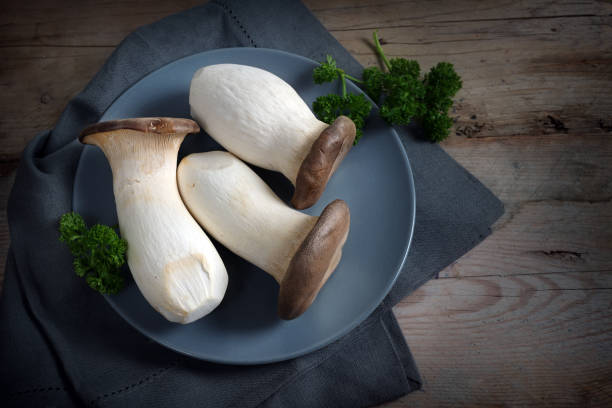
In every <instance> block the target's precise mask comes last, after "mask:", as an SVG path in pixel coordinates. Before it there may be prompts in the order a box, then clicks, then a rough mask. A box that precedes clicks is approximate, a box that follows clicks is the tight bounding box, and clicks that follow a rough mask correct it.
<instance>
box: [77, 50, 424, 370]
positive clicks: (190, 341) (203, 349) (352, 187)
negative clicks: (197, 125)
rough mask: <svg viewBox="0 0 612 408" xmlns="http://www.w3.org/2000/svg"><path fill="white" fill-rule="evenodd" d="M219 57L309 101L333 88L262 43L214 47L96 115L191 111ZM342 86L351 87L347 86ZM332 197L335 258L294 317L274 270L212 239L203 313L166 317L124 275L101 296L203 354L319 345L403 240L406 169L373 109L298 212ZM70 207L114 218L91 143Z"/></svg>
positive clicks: (189, 142)
mask: <svg viewBox="0 0 612 408" xmlns="http://www.w3.org/2000/svg"><path fill="white" fill-rule="evenodd" d="M219 63H235V64H244V65H252V66H255V67H259V68H263V69H266V70H268V71H270V72H272V73H274V74H276V75H278V76H279V77H281V78H282V79H284V80H285V81H287V82H288V83H289V84H291V86H293V87H294V88H295V89H296V91H297V92H298V93H299V94H300V96H301V97H302V98H303V99H304V100H305V101H306V103H307V104H308V105H309V106H312V102H313V101H314V99H315V98H316V97H317V96H320V95H325V94H327V93H330V92H338V91H340V86H339V84H338V83H334V84H325V85H315V84H314V83H313V80H312V70H313V68H314V67H315V66H316V65H317V63H316V62H314V61H312V60H309V59H307V58H304V57H301V56H298V55H294V54H290V53H287V52H282V51H278V50H270V49H259V48H229V49H220V50H214V51H209V52H203V53H201V54H196V55H192V56H189V57H186V58H183V59H180V60H177V61H174V62H172V63H170V64H168V65H166V66H164V67H162V68H160V69H158V70H157V71H154V72H152V73H150V74H148V75H147V76H145V77H144V78H142V79H141V80H140V81H139V82H137V83H136V84H134V85H133V86H132V87H131V88H129V89H128V90H126V91H125V92H124V93H123V94H122V95H121V96H119V97H118V98H117V99H116V100H115V101H114V102H113V103H112V105H111V106H110V107H109V108H108V110H107V111H106V112H105V113H104V115H103V116H102V118H101V119H100V120H101V121H105V120H111V119H119V118H129V117H139V116H174V117H183V118H189V117H190V116H189V83H190V81H191V77H192V76H193V74H194V72H195V71H196V70H197V69H198V68H200V67H202V66H205V65H211V64H219ZM348 89H349V92H361V91H360V90H359V89H358V88H357V87H356V86H354V85H353V84H351V83H349V84H348ZM213 149H221V147H220V146H219V145H218V144H216V143H215V142H214V141H213V140H212V139H211V138H210V137H209V136H208V135H207V134H205V133H203V132H202V133H200V134H197V135H190V136H188V137H187V138H186V139H185V142H184V143H183V145H182V146H181V150H180V153H179V160H180V158H182V157H183V156H185V155H187V154H189V153H193V152H200V151H208V150H213ZM256 171H257V172H258V173H259V174H260V176H262V178H263V179H264V180H265V181H266V182H267V183H268V184H269V185H270V186H271V187H272V188H273V189H274V191H276V193H277V194H278V195H279V196H280V197H281V198H283V199H285V200H286V201H288V200H289V198H290V197H291V193H292V186H291V185H290V183H289V182H288V181H287V180H286V179H284V177H283V176H282V175H280V174H278V173H274V172H270V171H265V170H261V169H256ZM336 198H341V199H343V200H345V201H346V202H347V204H348V206H349V208H350V211H351V227H350V233H349V236H348V239H347V241H346V244H345V246H344V250H343V255H342V260H341V262H340V264H339V265H338V268H337V269H336V271H335V272H334V274H333V275H332V276H331V278H330V279H329V280H328V282H327V283H326V284H325V286H324V287H323V288H322V289H321V291H320V292H319V295H318V297H317V298H316V299H315V301H314V303H313V304H312V305H311V306H310V308H309V309H308V310H307V311H306V312H305V313H304V314H303V315H301V316H300V317H298V318H297V319H295V320H292V321H283V320H280V319H279V318H278V317H277V316H276V310H277V305H276V301H277V295H278V285H277V284H276V282H275V281H274V279H272V278H271V277H269V276H268V275H267V274H266V273H264V272H263V271H261V270H260V269H258V268H256V267H255V266H253V265H251V264H249V263H248V262H246V261H244V260H243V259H241V258H239V257H238V256H236V255H234V254H232V253H231V252H229V251H228V250H227V249H225V248H224V247H223V246H222V245H220V244H219V243H217V242H215V241H213V242H214V243H215V246H216V247H217V249H218V250H219V253H220V254H221V257H222V259H223V261H224V262H225V265H226V268H227V271H228V275H229V286H228V289H227V292H226V294H225V298H224V299H223V301H222V302H221V304H220V306H219V307H218V308H217V309H216V310H214V311H213V312H212V313H211V314H209V315H208V316H205V317H204V318H202V319H200V320H198V321H196V322H194V323H191V324H188V325H180V324H176V323H170V322H168V321H167V320H165V319H164V318H163V317H162V316H161V315H160V314H158V313H157V312H156V311H155V310H153V308H152V307H151V306H149V304H148V303H147V302H146V300H145V299H144V297H143V296H142V295H141V293H140V291H139V290H138V287H137V286H136V284H135V283H134V281H133V280H132V279H131V278H128V279H127V286H126V288H125V289H124V290H123V291H122V292H121V293H119V294H118V295H114V296H107V297H106V299H107V300H108V302H109V303H110V304H111V306H112V307H113V308H114V309H115V310H116V311H117V312H118V313H119V314H120V315H121V316H122V317H123V318H124V319H125V320H127V322H128V323H130V324H131V325H132V326H134V327H135V328H136V329H138V330H139V331H140V332H142V333H143V334H144V335H145V336H148V337H149V338H151V339H153V340H154V341H156V342H158V343H160V344H162V345H164V346H166V347H169V348H171V349H173V350H176V351H177V352H180V353H183V354H187V355H189V356H192V357H195V358H199V359H203V360H208V361H213V362H218V363H226V364H259V363H271V362H275V361H282V360H287V359H291V358H295V357H298V356H300V355H303V354H306V353H309V352H311V351H314V350H317V349H319V348H321V347H323V346H325V345H326V344H329V343H330V342H332V341H333V340H335V339H338V338H339V337H341V336H342V335H344V334H346V333H348V332H349V331H350V330H351V329H353V328H354V327H356V326H357V325H358V324H359V323H360V322H362V321H363V320H364V319H365V318H366V317H368V315H369V314H370V313H372V312H373V311H374V309H375V308H376V307H377V306H378V305H379V304H380V302H381V301H382V300H383V298H384V297H385V295H386V294H387V293H388V292H389V290H390V289H391V287H392V286H393V283H394V282H395V280H396V278H397V276H398V275H399V273H400V271H401V269H402V266H403V264H404V261H405V259H406V256H407V253H408V248H409V246H410V240H411V238H412V231H413V227H414V214H415V193H414V183H413V178H412V173H411V170H410V165H409V163H408V158H407V156H406V152H405V151H404V149H403V147H402V143H401V142H400V140H399V137H398V135H397V134H396V133H395V131H394V130H393V129H392V128H391V127H389V126H388V125H386V124H385V123H384V122H383V121H382V120H381V119H380V118H379V117H378V115H377V114H372V115H371V117H370V119H369V121H368V124H367V127H366V128H365V131H364V136H363V138H362V139H361V141H360V142H359V144H358V145H357V146H355V147H353V149H352V150H351V151H350V152H349V154H348V155H347V156H346V158H345V159H344V161H343V162H342V164H341V165H340V166H339V168H338V170H337V171H336V172H335V174H334V175H333V177H332V178H331V180H330V181H329V184H328V185H327V189H326V190H325V193H324V194H323V196H322V197H321V199H320V200H319V202H318V203H317V204H316V205H315V206H314V207H312V208H310V209H308V210H307V211H306V212H307V213H308V214H312V215H318V214H320V212H321V211H322V209H323V208H324V207H325V205H326V204H328V203H329V202H331V201H332V200H334V199H336ZM73 207H74V210H75V211H77V212H79V213H81V214H83V216H84V217H85V219H86V220H87V221H89V222H101V223H104V224H108V225H115V224H116V223H117V215H116V211H115V200H114V196H113V189H112V174H111V171H110V167H109V166H108V163H107V161H106V159H105V157H104V155H103V154H102V152H101V151H100V150H99V149H98V148H96V147H93V146H86V147H85V149H84V150H83V153H82V156H81V159H80V162H79V165H78V169H77V173H76V179H75V185H74V201H73ZM128 244H129V243H128ZM405 273H410V271H406V272H405ZM126 276H129V272H128V271H127V268H126Z"/></svg>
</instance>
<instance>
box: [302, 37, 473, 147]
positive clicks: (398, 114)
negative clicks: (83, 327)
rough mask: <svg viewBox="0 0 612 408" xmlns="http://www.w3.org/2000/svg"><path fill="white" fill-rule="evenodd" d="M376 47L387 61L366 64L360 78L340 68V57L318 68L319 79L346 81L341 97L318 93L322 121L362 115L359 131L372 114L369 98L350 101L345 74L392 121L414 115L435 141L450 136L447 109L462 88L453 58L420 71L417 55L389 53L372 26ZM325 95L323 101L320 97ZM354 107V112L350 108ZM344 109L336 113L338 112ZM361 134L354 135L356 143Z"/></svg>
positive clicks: (403, 121) (399, 122) (402, 122)
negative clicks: (384, 48) (381, 65)
mask: <svg viewBox="0 0 612 408" xmlns="http://www.w3.org/2000/svg"><path fill="white" fill-rule="evenodd" d="M373 39H374V45H375V47H376V52H377V54H378V56H379V57H380V59H381V60H382V62H383V65H384V68H386V70H384V69H380V68H378V67H369V68H366V69H364V70H363V73H362V79H358V78H355V77H352V76H350V75H348V74H346V73H345V72H344V71H343V70H342V69H340V68H338V67H337V65H336V61H335V60H334V59H333V58H332V57H331V56H330V55H328V56H327V61H326V62H323V63H321V65H320V66H318V67H317V68H315V69H314V72H313V79H314V81H315V83H317V84H320V83H323V82H329V81H333V80H334V79H336V78H337V77H340V79H341V80H342V81H343V83H342V90H343V97H342V98H340V99H339V98H337V95H335V96H334V95H333V94H332V95H326V96H322V97H319V98H317V100H316V101H315V103H314V104H313V111H314V112H315V115H316V116H317V117H318V118H319V119H320V120H322V121H324V122H327V123H331V122H332V121H333V120H334V119H335V118H336V117H337V116H338V115H339V114H345V115H347V116H349V117H350V118H351V119H353V121H355V119H354V118H353V117H356V118H358V121H359V123H357V122H355V125H356V126H357V127H358V129H359V137H361V134H362V130H361V129H362V128H363V126H364V125H365V119H366V118H367V116H368V115H369V112H370V111H369V109H367V111H366V108H365V104H366V103H367V104H368V105H370V104H369V103H368V102H367V100H366V99H365V98H363V97H362V99H360V100H359V103H349V102H348V101H349V100H350V98H347V95H346V84H345V81H346V79H347V78H348V79H350V80H352V81H353V82H356V83H358V84H360V85H361V87H362V88H363V89H364V91H365V92H366V93H367V94H368V96H369V97H370V98H372V100H373V101H374V102H375V103H377V104H380V116H381V117H383V118H384V119H385V120H386V121H387V122H388V123H390V124H392V125H407V124H409V123H411V122H412V121H413V120H416V121H418V122H420V123H421V125H422V126H423V128H424V129H425V133H426V135H427V137H428V138H429V139H430V140H431V141H432V142H440V141H442V140H444V139H445V138H446V137H448V133H449V130H450V128H451V126H452V123H453V121H452V119H451V118H450V117H449V116H448V110H449V109H450V107H451V106H452V104H453V100H452V98H453V97H454V96H455V94H456V93H457V92H458V91H459V89H461V86H462V82H461V78H460V77H459V75H457V73H456V72H455V69H454V67H453V65H452V64H450V63H448V62H440V63H438V64H437V65H435V66H434V67H433V68H431V70H430V71H429V73H427V74H425V75H424V76H421V68H420V66H419V63H418V62H417V61H415V60H408V59H405V58H391V59H389V58H387V56H386V55H385V53H384V51H383V49H382V46H381V44H380V40H379V38H378V34H377V32H376V31H374V34H373ZM360 96H362V95H360ZM324 101H326V102H325V103H322V102H324ZM353 109H354V110H355V112H354V113H353V112H352V110H353ZM340 111H341V113H338V112H340ZM357 140H358V138H356V139H355V143H356V142H357Z"/></svg>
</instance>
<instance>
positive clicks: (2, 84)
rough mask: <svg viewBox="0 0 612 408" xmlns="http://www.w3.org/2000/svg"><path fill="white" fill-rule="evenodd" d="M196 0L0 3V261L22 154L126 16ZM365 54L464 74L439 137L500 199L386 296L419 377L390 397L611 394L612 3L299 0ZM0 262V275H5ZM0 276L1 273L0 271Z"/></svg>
mask: <svg viewBox="0 0 612 408" xmlns="http://www.w3.org/2000/svg"><path fill="white" fill-rule="evenodd" d="M199 3H200V2H199V1H195V0H182V1H176V2H167V1H166V2H162V1H158V0H147V1H140V0H136V1H125V0H119V1H115V2H108V1H107V0H85V1H76V0H74V1H69V0H61V1H60V0H35V1H32V2H23V1H22V2H18V1H15V0H10V1H7V2H5V3H4V4H2V5H0V90H1V91H2V93H3V98H1V99H0V112H1V113H2V114H1V115H0V140H1V144H0V210H1V213H0V262H2V264H4V260H5V258H4V256H5V254H6V248H7V247H8V242H9V236H8V229H7V226H6V215H5V208H6V205H5V203H6V199H7V197H8V190H9V188H10V186H11V185H12V182H13V178H14V169H15V168H16V166H17V164H18V160H19V156H20V154H21V151H22V150H23V148H24V146H25V144H26V143H27V142H28V141H29V140H31V138H32V137H34V136H35V134H36V133H38V132H39V131H41V130H43V129H46V128H49V127H51V126H52V125H53V123H54V121H55V120H56V119H57V118H58V116H59V114H60V113H61V110H62V109H63V107H64V106H65V104H66V103H67V102H68V100H69V99H70V98H71V97H72V96H74V95H75V94H76V93H77V92H79V90H80V89H82V88H83V86H85V84H86V83H87V82H88V81H89V79H90V78H91V77H92V76H93V74H94V73H95V72H96V71H97V70H98V69H99V67H100V66H101V65H102V63H103V62H104V60H105V59H106V58H107V57H108V56H109V55H110V53H111V52H112V50H113V49H114V48H115V47H116V46H117V45H118V44H119V42H120V41H121V40H122V39H123V38H124V37H125V36H126V35H127V34H128V33H129V32H131V31H133V30H134V29H135V28H136V27H138V26H141V25H144V24H148V23H150V22H153V21H155V20H158V19H160V18H162V17H164V16H166V15H168V14H171V13H174V12H177V11H180V10H183V9H187V8H189V7H192V6H195V5H197V4H199ZM305 4H306V6H307V7H308V8H310V9H311V11H312V12H313V13H314V14H315V15H316V16H317V17H318V18H319V19H320V20H321V22H322V23H323V25H324V26H325V27H326V28H327V29H328V30H330V31H331V33H332V34H333V35H334V36H335V37H336V38H337V39H338V40H339V41H340V43H341V44H342V45H343V46H344V47H346V48H347V49H348V50H349V51H350V52H351V53H352V55H354V56H355V57H356V58H357V60H358V61H359V62H361V63H362V64H363V65H374V64H378V61H377V59H376V57H375V55H374V54H373V51H372V47H371V41H370V38H371V34H372V31H373V30H374V29H378V30H379V34H380V35H381V37H382V39H383V42H384V48H385V50H386V51H387V53H388V54H389V55H390V56H403V57H408V58H416V59H417V60H418V61H419V62H420V63H421V66H422V67H423V68H424V69H428V68H429V67H430V66H432V65H433V64H435V63H436V62H438V61H441V60H446V61H450V62H452V63H454V64H455V66H456V68H457V70H458V71H459V72H460V73H461V75H462V77H463V79H464V88H463V90H462V91H461V92H460V93H459V95H458V96H457V100H456V104H455V108H454V111H453V116H454V118H455V120H456V123H455V126H454V128H453V134H452V136H451V137H450V138H449V139H448V140H446V141H445V142H444V143H443V144H442V146H443V148H444V149H445V150H446V151H447V152H448V153H449V154H450V155H451V156H453V157H454V158H455V159H456V160H457V161H458V162H459V163H461V164H462V165H463V166H465V167H466V168H467V169H468V170H469V171H471V172H472V173H473V174H474V175H475V176H476V177H478V178H479V179H480V180H481V181H482V182H483V183H484V184H485V185H487V186H488V187H489V188H490V189H491V190H492V191H493V192H494V193H495V194H496V195H498V197H500V198H501V200H502V201H503V202H504V205H505V206H506V214H505V215H504V217H503V218H502V219H501V220H500V221H499V222H498V223H497V224H496V225H495V226H494V232H493V234H492V235H491V236H490V237H489V238H488V239H487V240H485V241H484V242H483V243H482V244H480V245H479V246H478V247H476V248H475V249H474V250H472V251H471V252H470V253H468V254H467V255H465V256H464V257H462V258H461V259H459V260H458V261H457V262H455V263H454V264H453V265H450V266H449V267H448V268H446V269H445V270H444V271H442V272H441V273H440V276H441V278H440V279H438V280H435V281H431V282H429V283H428V284H426V285H425V286H424V287H422V288H421V289H419V290H418V291H417V292H415V293H414V294H412V295H411V296H409V297H407V298H406V299H404V301H402V302H401V303H400V304H399V305H398V306H397V307H396V308H395V312H396V315H397V316H398V318H399V321H400V324H401V327H402V330H403V332H404V334H405V336H406V338H407V340H408V343H409V344H410V346H411V349H412V352H413V354H414V356H415V358H416V360H417V363H418V365H419V367H420V369H421V372H422V375H423V378H424V380H425V385H424V391H421V392H418V393H414V394H411V395H408V396H406V397H404V398H401V399H399V400H398V401H395V402H392V403H389V404H386V405H385V406H388V407H400V406H402V407H403V406H457V405H459V406H502V405H503V406H542V405H543V406H551V405H552V406H610V405H612V361H611V359H612V357H611V356H612V334H611V332H612V330H611V329H610V328H611V327H612V324H611V323H612V313H611V312H610V310H611V306H612V98H610V95H611V94H612V3H611V2H609V1H603V2H602V1H583V0H575V1H571V0H566V1H547V0H535V1H530V2H511V1H507V0H506V1H503V0H492V1H487V2H482V1H476V0H466V1H462V2H456V1H450V0H438V1H422V0H418V1H417V0H409V1H397V0H389V1H385V0H358V1H355V0H306V1H305ZM1 279H2V276H1V275H0V282H1ZM0 286H1V285H0Z"/></svg>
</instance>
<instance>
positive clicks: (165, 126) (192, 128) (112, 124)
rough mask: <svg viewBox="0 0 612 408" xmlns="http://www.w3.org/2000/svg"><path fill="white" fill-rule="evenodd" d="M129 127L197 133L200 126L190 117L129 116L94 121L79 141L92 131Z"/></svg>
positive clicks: (163, 131)
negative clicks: (127, 117) (105, 120)
mask: <svg viewBox="0 0 612 408" xmlns="http://www.w3.org/2000/svg"><path fill="white" fill-rule="evenodd" d="M120 129H131V130H138V131H141V132H145V133H157V134H169V133H178V134H188V133H197V132H199V131H200V127H199V126H198V124H197V123H196V122H194V121H193V120H191V119H181V118H129V119H118V120H109V121H107V122H99V123H94V124H93V125H89V126H87V127H86V128H85V129H83V131H82V132H81V134H80V135H79V141H81V142H83V138H84V137H85V136H87V135H92V134H94V133H102V132H110V131H113V130H120Z"/></svg>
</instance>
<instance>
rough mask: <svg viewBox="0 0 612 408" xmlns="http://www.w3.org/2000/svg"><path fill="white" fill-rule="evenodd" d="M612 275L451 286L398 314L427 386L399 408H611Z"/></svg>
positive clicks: (406, 304)
mask: <svg viewBox="0 0 612 408" xmlns="http://www.w3.org/2000/svg"><path fill="white" fill-rule="evenodd" d="M611 307H612V270H610V271H607V272H582V273H559V274H538V275H530V274H526V275H515V276H510V277H499V276H488V277H474V278H461V279H457V278H446V279H438V280H434V281H431V282H430V283H429V284H427V285H425V286H423V287H422V288H421V289H419V290H418V291H417V292H415V293H414V294H412V295H411V296H409V297H408V298H406V299H405V300H404V301H402V302H401V303H400V304H399V305H398V306H397V307H396V308H395V309H394V310H395V313H396V315H397V317H398V319H399V321H400V324H401V327H402V329H403V331H404V333H405V336H406V339H407V341H408V343H409V344H410V345H411V348H412V352H413V353H414V355H415V357H416V360H417V363H418V364H419V367H421V371H422V374H423V377H424V378H425V380H426V383H425V388H424V391H423V392H418V393H415V394H414V395H409V396H408V397H405V398H403V399H400V400H399V401H397V402H396V403H394V404H390V405H388V406H389V407H399V406H417V407H418V406H436V407H441V406H457V405H468V406H499V405H504V406H507V405H510V406H610V404H612V381H611V379H612V353H609V351H610V344H611V343H612V308H611Z"/></svg>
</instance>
